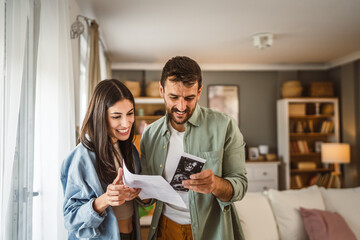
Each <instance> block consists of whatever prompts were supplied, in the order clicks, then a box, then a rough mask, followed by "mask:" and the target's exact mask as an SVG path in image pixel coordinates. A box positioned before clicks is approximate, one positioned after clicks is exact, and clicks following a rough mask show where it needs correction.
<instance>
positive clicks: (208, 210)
mask: <svg viewBox="0 0 360 240" xmlns="http://www.w3.org/2000/svg"><path fill="white" fill-rule="evenodd" d="M201 91H202V77H201V69H200V67H199V65H198V64H197V63H196V62H195V61H194V60H192V59H190V58H188V57H174V58H172V59H170V60H169V61H168V62H167V63H166V65H165V66H164V68H163V71H162V76H161V85H160V93H161V96H162V97H163V98H164V101H165V107H166V111H167V113H166V116H164V117H162V118H161V119H159V120H157V121H156V122H154V123H153V124H151V125H150V126H148V127H147V128H146V130H145V131H144V133H143V135H142V138H141V153H142V154H141V155H142V156H141V166H142V174H153V175H162V176H163V177H164V178H165V179H166V180H167V181H168V182H170V181H171V179H172V177H173V176H174V173H175V170H176V167H177V165H178V163H179V160H180V156H181V155H182V154H183V153H184V152H186V153H189V154H192V155H196V156H198V157H201V158H204V159H206V163H205V165H204V167H203V169H202V171H201V172H200V173H197V174H193V175H191V177H190V179H189V180H183V182H182V184H183V185H184V187H185V188H187V189H189V190H190V191H188V192H178V193H179V194H180V196H181V197H182V199H183V200H184V202H185V203H186V206H187V208H179V207H177V206H173V205H170V204H165V203H163V202H161V201H157V203H156V209H155V212H154V215H153V220H152V223H151V227H150V232H149V237H148V238H149V239H171V240H173V239H184V240H185V239H196V240H197V239H206V240H207V239H226V240H231V239H243V238H244V237H243V233H242V230H241V226H240V222H239V219H238V217H237V213H236V209H235V207H234V205H233V202H235V201H238V200H241V199H242V198H243V197H244V195H245V192H246V190H247V178H246V176H245V174H246V170H245V157H244V146H245V143H244V141H243V137H242V135H241V133H240V131H239V129H238V127H237V125H236V123H235V120H234V119H232V118H231V117H229V116H227V115H225V114H221V113H219V112H216V111H213V110H211V109H207V108H203V107H200V106H199V105H198V104H197V102H198V100H199V98H200V95H201Z"/></svg>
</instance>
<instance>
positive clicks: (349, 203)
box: [320, 187, 360, 239]
mask: <svg viewBox="0 0 360 240" xmlns="http://www.w3.org/2000/svg"><path fill="white" fill-rule="evenodd" d="M320 191H321V194H322V195H323V198H324V201H325V207H326V210H328V211H331V212H337V213H338V214H340V215H341V216H342V217H343V218H344V219H345V221H346V223H347V224H348V225H349V227H350V229H351V230H352V231H353V233H354V234H355V236H356V238H357V239H360V187H357V188H347V189H324V188H320Z"/></svg>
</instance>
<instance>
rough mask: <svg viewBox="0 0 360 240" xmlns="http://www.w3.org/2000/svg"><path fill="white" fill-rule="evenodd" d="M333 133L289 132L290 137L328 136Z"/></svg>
mask: <svg viewBox="0 0 360 240" xmlns="http://www.w3.org/2000/svg"><path fill="white" fill-rule="evenodd" d="M332 135H334V133H318V132H313V133H290V137H329V136H332Z"/></svg>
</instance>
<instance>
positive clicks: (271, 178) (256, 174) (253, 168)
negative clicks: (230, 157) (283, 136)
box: [246, 161, 280, 192]
mask: <svg viewBox="0 0 360 240" xmlns="http://www.w3.org/2000/svg"><path fill="white" fill-rule="evenodd" d="M279 164H280V162H278V161H266V162H256V161H246V171H247V175H246V176H247V178H248V192H262V191H266V190H269V189H278V167H279Z"/></svg>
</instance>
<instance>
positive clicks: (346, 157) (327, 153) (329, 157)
mask: <svg viewBox="0 0 360 240" xmlns="http://www.w3.org/2000/svg"><path fill="white" fill-rule="evenodd" d="M321 162H323V163H332V164H334V171H333V172H332V173H331V176H330V180H329V183H328V186H327V187H328V188H329V187H331V186H332V184H333V183H334V186H335V187H336V188H340V187H341V181H340V176H341V172H340V169H339V164H340V163H349V162H350V145H349V144H347V143H323V144H321Z"/></svg>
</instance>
